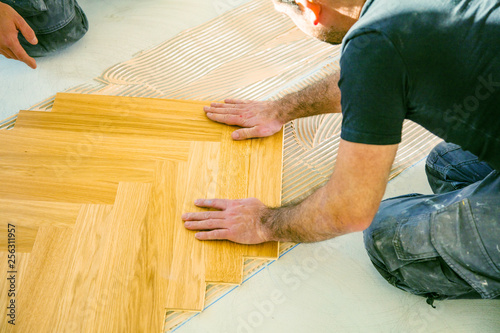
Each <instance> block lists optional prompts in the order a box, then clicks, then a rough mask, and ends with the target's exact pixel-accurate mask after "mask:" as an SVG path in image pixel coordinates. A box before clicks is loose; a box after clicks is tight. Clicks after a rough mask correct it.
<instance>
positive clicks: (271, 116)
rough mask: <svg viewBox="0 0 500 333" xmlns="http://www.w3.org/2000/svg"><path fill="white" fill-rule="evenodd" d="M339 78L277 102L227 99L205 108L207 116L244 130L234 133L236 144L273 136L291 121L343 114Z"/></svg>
mask: <svg viewBox="0 0 500 333" xmlns="http://www.w3.org/2000/svg"><path fill="white" fill-rule="evenodd" d="M339 76H340V72H337V73H334V74H332V75H330V76H328V77H326V78H324V79H323V80H321V81H318V82H316V83H314V84H312V85H310V86H308V87H306V88H304V89H302V90H300V91H297V92H294V93H290V94H288V95H286V96H284V97H283V98H281V99H279V100H277V101H263V102H260V101H247V100H237V99H226V100H225V103H212V104H211V106H209V107H205V112H206V114H207V117H208V118H209V119H211V120H213V121H217V122H219V123H224V124H227V125H237V126H241V127H243V128H242V129H239V130H236V131H234V133H233V135H232V137H233V139H235V140H244V139H249V138H255V137H265V136H269V135H273V134H274V133H276V132H278V131H279V130H280V129H281V127H283V125H284V124H286V123H287V122H289V121H291V120H294V119H297V118H303V117H309V116H314V115H318V114H324V113H335V112H341V107H340V89H339V87H338V81H339Z"/></svg>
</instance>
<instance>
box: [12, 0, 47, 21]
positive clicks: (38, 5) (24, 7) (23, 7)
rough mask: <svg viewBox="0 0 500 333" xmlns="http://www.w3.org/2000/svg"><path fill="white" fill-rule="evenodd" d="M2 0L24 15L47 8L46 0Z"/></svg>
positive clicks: (38, 12)
mask: <svg viewBox="0 0 500 333" xmlns="http://www.w3.org/2000/svg"><path fill="white" fill-rule="evenodd" d="M2 2H3V3H6V4H7V5H9V6H11V7H12V8H14V9H15V11H16V12H18V13H19V15H21V16H22V17H30V16H34V15H37V14H40V13H41V12H44V11H46V10H47V6H46V4H45V1H44V0H24V1H16V0H3V1H2Z"/></svg>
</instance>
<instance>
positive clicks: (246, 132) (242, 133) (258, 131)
mask: <svg viewBox="0 0 500 333" xmlns="http://www.w3.org/2000/svg"><path fill="white" fill-rule="evenodd" d="M271 134H273V133H271V132H270V131H269V130H266V129H263V128H262V127H260V126H254V127H250V128H241V129H239V130H236V131H234V132H233V134H231V138H233V140H246V139H250V138H263V137H266V136H269V135H271Z"/></svg>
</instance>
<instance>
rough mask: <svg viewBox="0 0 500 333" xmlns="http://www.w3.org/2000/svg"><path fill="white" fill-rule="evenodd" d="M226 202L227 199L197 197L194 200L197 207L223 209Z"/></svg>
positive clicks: (225, 206)
mask: <svg viewBox="0 0 500 333" xmlns="http://www.w3.org/2000/svg"><path fill="white" fill-rule="evenodd" d="M228 202H229V200H227V199H198V200H195V201H194V204H195V205H196V206H198V207H204V208H215V209H220V210H225V209H226V208H227V204H228Z"/></svg>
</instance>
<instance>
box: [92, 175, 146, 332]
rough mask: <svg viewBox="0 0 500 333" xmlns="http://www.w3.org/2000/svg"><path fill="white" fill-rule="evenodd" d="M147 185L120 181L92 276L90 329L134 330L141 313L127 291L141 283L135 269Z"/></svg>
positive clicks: (141, 264)
mask: <svg viewBox="0 0 500 333" xmlns="http://www.w3.org/2000/svg"><path fill="white" fill-rule="evenodd" d="M151 188H152V185H151V184H138V183H120V185H119V187H118V192H117V196H116V201H115V204H114V206H113V210H112V212H111V214H110V217H109V221H107V224H108V227H109V229H108V234H109V239H108V242H107V244H106V246H105V248H104V253H103V260H102V264H101V267H103V268H105V269H101V270H99V272H98V275H97V277H96V280H97V287H96V291H97V297H96V299H97V300H98V301H99V302H98V304H97V309H96V311H95V312H93V317H92V318H91V319H90V322H91V323H92V324H93V326H92V331H93V332H123V331H132V332H133V331H137V330H134V329H135V328H137V327H140V322H142V319H140V316H141V314H142V313H140V314H138V313H134V310H135V304H134V301H135V300H134V298H136V297H137V295H133V294H132V293H131V292H130V291H131V290H136V288H138V287H139V286H143V284H144V283H149V281H144V280H143V279H141V278H140V277H139V276H137V274H136V273H137V272H138V271H140V270H141V269H142V267H143V265H144V263H143V262H141V258H142V254H141V251H142V249H141V244H142V242H143V237H142V235H143V233H144V227H145V223H146V221H147V214H148V205H149V199H150V197H151Z"/></svg>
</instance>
